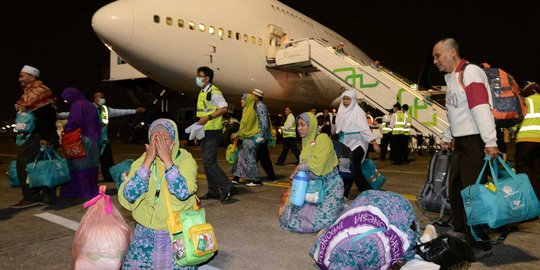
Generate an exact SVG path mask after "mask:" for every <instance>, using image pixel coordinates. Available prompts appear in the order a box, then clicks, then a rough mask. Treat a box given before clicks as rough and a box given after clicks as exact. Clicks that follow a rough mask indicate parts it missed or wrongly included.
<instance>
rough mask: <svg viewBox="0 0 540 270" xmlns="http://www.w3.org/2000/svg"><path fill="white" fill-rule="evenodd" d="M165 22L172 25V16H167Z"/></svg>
mask: <svg viewBox="0 0 540 270" xmlns="http://www.w3.org/2000/svg"><path fill="white" fill-rule="evenodd" d="M165 23H167V25H172V18H171V17H167V18H166V19H165Z"/></svg>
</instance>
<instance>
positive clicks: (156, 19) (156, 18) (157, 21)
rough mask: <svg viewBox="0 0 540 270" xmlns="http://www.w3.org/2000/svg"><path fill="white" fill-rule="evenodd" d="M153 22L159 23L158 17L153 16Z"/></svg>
mask: <svg viewBox="0 0 540 270" xmlns="http://www.w3.org/2000/svg"><path fill="white" fill-rule="evenodd" d="M154 22H155V23H159V16H158V15H154Z"/></svg>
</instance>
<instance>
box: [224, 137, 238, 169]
mask: <svg viewBox="0 0 540 270" xmlns="http://www.w3.org/2000/svg"><path fill="white" fill-rule="evenodd" d="M237 141H238V140H236V139H235V140H234V141H233V143H231V144H229V146H227V151H225V159H226V160H227V162H229V163H231V164H234V163H236V162H237V161H238V148H237V147H236V142H237Z"/></svg>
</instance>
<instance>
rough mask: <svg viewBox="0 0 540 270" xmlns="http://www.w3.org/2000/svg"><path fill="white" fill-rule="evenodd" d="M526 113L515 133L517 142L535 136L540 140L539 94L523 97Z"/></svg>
mask: <svg viewBox="0 0 540 270" xmlns="http://www.w3.org/2000/svg"><path fill="white" fill-rule="evenodd" d="M525 104H526V105H527V114H526V115H525V118H524V119H523V121H522V122H521V127H520V128H519V132H518V134H517V137H516V139H517V142H519V141H520V140H523V141H529V140H524V139H527V138H528V139H530V138H535V139H536V140H540V94H534V95H531V96H529V97H527V98H526V99H525ZM536 140H535V141H536Z"/></svg>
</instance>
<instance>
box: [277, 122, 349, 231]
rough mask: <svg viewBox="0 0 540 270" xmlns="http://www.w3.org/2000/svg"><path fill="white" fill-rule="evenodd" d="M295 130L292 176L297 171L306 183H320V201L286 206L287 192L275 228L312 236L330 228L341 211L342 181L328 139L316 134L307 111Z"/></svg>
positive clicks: (325, 136) (323, 135)
mask: <svg viewBox="0 0 540 270" xmlns="http://www.w3.org/2000/svg"><path fill="white" fill-rule="evenodd" d="M297 129H298V133H299V134H300V137H301V138H302V152H301V153H300V164H298V166H296V168H295V170H294V172H293V173H292V175H291V179H292V177H293V176H294V175H295V174H296V173H297V172H298V171H299V170H302V171H306V172H308V178H309V179H310V180H313V179H316V178H317V179H318V180H321V181H322V183H323V186H324V200H323V201H322V202H320V203H309V202H306V203H304V205H303V206H295V205H291V204H289V198H288V192H290V189H289V190H288V191H287V192H286V193H285V194H284V195H283V200H284V204H283V205H282V207H281V209H280V218H279V225H280V227H281V228H282V229H283V230H286V231H291V232H302V233H314V232H318V231H320V230H322V229H325V228H326V227H328V226H330V225H331V224H332V223H333V222H334V220H335V219H336V218H337V216H338V215H339V213H340V212H341V210H342V208H343V196H342V194H343V180H342V179H341V176H340V175H339V172H338V167H337V166H338V159H337V156H336V153H335V151H334V147H333V144H332V140H331V139H330V137H328V135H327V134H319V135H317V119H316V118H315V115H314V114H313V113H311V112H305V113H302V114H300V115H299V116H298V118H297Z"/></svg>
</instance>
